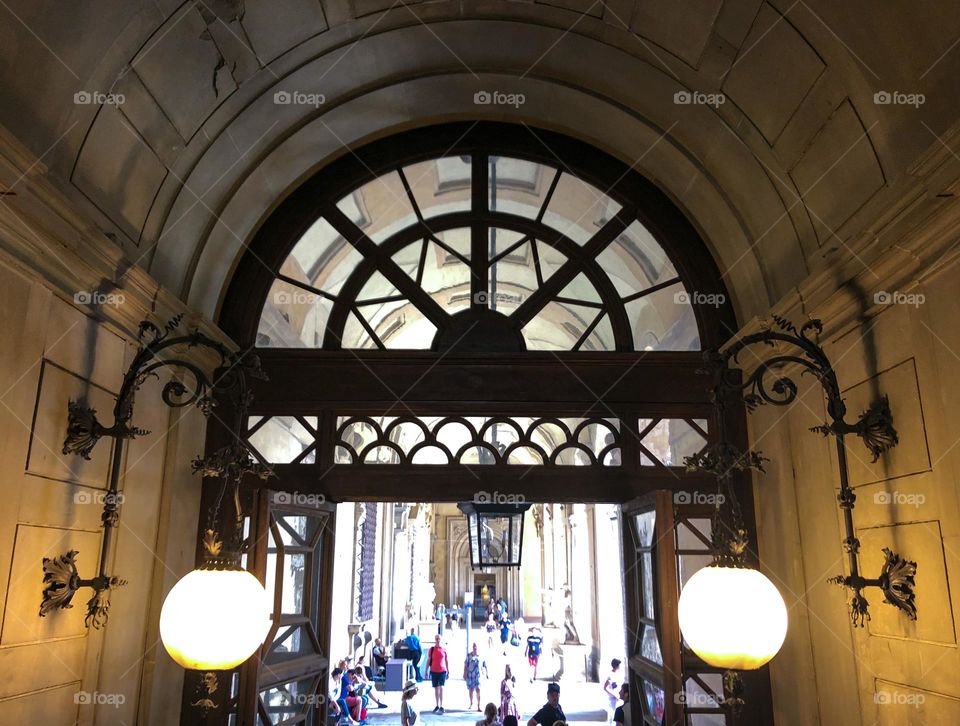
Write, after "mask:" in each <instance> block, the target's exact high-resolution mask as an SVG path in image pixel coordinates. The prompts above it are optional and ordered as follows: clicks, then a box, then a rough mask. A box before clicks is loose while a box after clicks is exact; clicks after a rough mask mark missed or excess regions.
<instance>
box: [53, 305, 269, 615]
mask: <svg viewBox="0 0 960 726" xmlns="http://www.w3.org/2000/svg"><path fill="white" fill-rule="evenodd" d="M181 319H182V315H178V316H176V317H174V318H173V319H171V320H170V321H169V322H168V323H167V324H166V326H165V327H164V328H163V329H162V330H161V329H160V328H159V327H158V326H156V325H155V324H153V323H151V322H149V321H143V322H141V323H140V328H139V335H138V338H139V340H140V349H139V350H138V352H137V354H136V356H134V359H133V361H132V362H131V364H130V367H129V368H128V369H127V372H126V374H125V375H124V377H123V382H122V384H121V386H120V390H119V393H118V394H117V398H116V403H115V405H114V407H113V423H112V425H110V426H104V425H103V424H101V423H100V421H99V420H98V419H97V412H96V411H95V410H94V409H92V408H89V407H88V406H85V405H84V404H83V403H81V402H79V401H70V403H69V407H68V426H67V436H66V438H65V439H64V442H63V453H64V454H75V455H77V456H82V457H83V458H84V459H89V458H90V454H91V452H92V451H93V449H94V448H95V447H96V446H97V444H98V442H99V441H100V440H101V439H102V438H104V437H106V438H110V439H113V442H114V448H113V456H112V459H111V463H110V474H109V480H108V486H107V491H106V493H105V495H104V505H103V514H102V515H101V521H102V524H103V541H102V544H101V547H100V560H99V565H98V568H97V574H96V575H95V576H94V577H91V578H82V577H80V575H79V572H78V570H77V564H76V562H77V556H78V554H79V553H78V552H77V550H70V551H69V552H66V553H64V554H61V555H59V556H57V557H53V558H46V557H45V558H44V559H43V600H42V602H41V604H40V616H41V617H44V616H46V615H47V614H48V613H51V612H54V611H56V610H61V609H66V608H71V607H73V603H72V601H73V598H74V596H75V595H76V594H77V592H78V591H79V590H80V589H81V588H85V587H89V588H91V589H92V590H93V595H92V596H91V597H90V599H89V600H88V601H87V614H86V617H85V618H84V623H85V624H86V626H87V627H90V626H93V627H94V628H95V629H99V628H101V627H103V626H104V625H105V624H106V622H107V619H108V617H109V610H110V600H109V593H110V591H111V590H113V589H114V588H117V587H120V586H122V585H125V584H127V581H126V580H124V579H121V578H119V577H116V576H114V575H109V574H108V573H107V567H108V566H109V562H110V559H111V554H112V552H113V547H114V542H115V538H116V534H115V530H116V529H117V527H118V525H119V521H120V510H119V504H120V496H119V485H120V478H121V475H122V469H123V442H124V440H127V439H134V438H137V437H139V436H145V435H147V434H148V433H150V432H149V431H145V430H143V429H140V428H137V427H136V426H134V425H133V424H132V418H133V408H134V399H135V396H136V393H137V391H138V390H139V389H140V387H141V386H142V385H143V383H144V382H145V381H146V380H147V379H148V378H150V377H157V375H158V371H160V370H161V369H164V368H169V369H173V370H175V371H178V372H179V373H180V374H186V377H187V380H188V381H189V382H190V384H191V385H190V386H188V385H187V384H185V383H184V382H183V380H181V379H179V378H173V379H171V380H170V381H168V382H167V383H166V384H165V385H164V386H163V390H162V392H161V398H162V400H163V402H164V403H165V404H166V405H167V406H170V407H171V408H183V407H185V406H190V405H193V404H196V405H197V407H198V408H199V409H200V411H201V412H202V413H203V414H204V415H205V416H209V415H210V414H211V413H212V412H213V409H214V407H215V406H216V399H215V394H216V395H218V396H220V395H223V394H228V393H230V394H232V395H234V396H236V397H239V400H240V402H241V404H244V403H245V399H246V398H247V397H248V396H249V393H248V391H247V387H246V377H247V376H251V377H262V373H261V372H260V369H259V361H258V359H257V358H256V357H255V356H252V355H246V356H245V355H241V354H236V353H233V352H231V351H230V350H228V349H227V348H226V347H225V346H223V345H222V344H221V343H219V342H217V341H216V340H213V339H212V338H209V337H208V336H206V335H204V334H203V333H200V332H196V331H195V332H192V333H187V334H182V335H172V334H173V333H174V332H175V331H176V329H177V328H178V327H179V325H180V321H181ZM171 336H172V337H171ZM191 348H203V349H207V350H209V351H211V352H213V353H214V354H215V356H216V357H217V365H216V366H215V369H214V372H213V374H212V375H208V374H207V373H206V372H204V371H203V370H202V369H201V368H200V367H199V366H198V365H197V364H195V363H194V362H192V361H189V360H185V359H184V358H182V357H179V356H180V355H182V353H180V354H179V355H178V349H179V351H183V350H184V349H191ZM205 465H206V466H207V468H210V467H211V466H213V464H212V463H211V464H206V463H205ZM221 465H224V466H225V464H224V462H221ZM205 473H206V472H205Z"/></svg>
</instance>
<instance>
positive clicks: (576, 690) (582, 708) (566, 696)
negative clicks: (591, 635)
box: [368, 679, 606, 726]
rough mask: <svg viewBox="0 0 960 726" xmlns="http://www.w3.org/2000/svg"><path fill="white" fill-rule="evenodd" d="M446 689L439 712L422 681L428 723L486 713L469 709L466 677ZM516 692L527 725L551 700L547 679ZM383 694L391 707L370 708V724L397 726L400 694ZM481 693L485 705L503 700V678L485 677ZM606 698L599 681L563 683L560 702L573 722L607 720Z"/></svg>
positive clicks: (420, 698)
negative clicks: (501, 686) (548, 698)
mask: <svg viewBox="0 0 960 726" xmlns="http://www.w3.org/2000/svg"><path fill="white" fill-rule="evenodd" d="M443 691H444V695H443V706H444V709H445V713H444V714H443V715H439V714H436V713H432V712H431V709H432V708H433V707H434V705H435V701H434V696H433V688H432V687H431V686H430V682H429V681H425V682H424V683H423V684H421V688H420V692H419V693H418V694H417V695H416V704H417V708H418V709H419V710H420V715H421V718H422V720H423V722H424V724H442V723H457V724H468V723H469V724H472V723H474V722H475V721H477V720H479V719H481V718H482V717H483V715H482V714H480V713H477V712H476V711H468V710H467V705H468V702H469V698H468V696H467V688H466V686H465V685H464V682H463V681H462V680H455V679H450V680H448V681H447V685H446V686H445V687H444V689H443ZM516 694H517V704H518V705H519V707H520V714H521V717H522V718H521V721H520V724H521V726H523V724H524V723H526V720H527V719H528V718H530V717H531V716H532V715H533V714H534V713H536V711H537V710H538V709H539V708H540V707H541V706H542V705H543V704H544V702H545V701H546V700H547V695H546V694H547V681H536V682H534V683H532V684H531V683H528V682H526V681H523V682H518V683H517V688H516ZM381 695H382V698H381V700H382V701H383V702H384V703H386V704H387V706H388V708H383V709H377V708H374V709H372V710H370V711H369V712H368V720H369V722H370V724H392V725H393V726H397V725H398V724H399V723H400V694H399V693H386V694H381ZM480 695H481V697H482V699H483V704H484V705H485V704H486V703H487V702H488V701H492V702H494V703H497V704H499V700H500V681H499V680H497V681H493V680H492V679H491V680H490V681H481V683H480ZM603 699H604V696H603V691H602V690H601V688H600V684H599V683H574V684H561V694H560V705H561V706H562V707H563V712H564V713H565V714H566V715H567V720H568V721H569V722H570V723H587V722H593V723H603V722H605V721H606V714H605V712H604V710H603V702H604V700H603Z"/></svg>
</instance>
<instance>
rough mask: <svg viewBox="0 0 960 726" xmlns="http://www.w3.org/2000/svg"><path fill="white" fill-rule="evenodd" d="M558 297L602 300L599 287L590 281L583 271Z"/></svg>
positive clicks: (587, 300) (590, 300)
mask: <svg viewBox="0 0 960 726" xmlns="http://www.w3.org/2000/svg"><path fill="white" fill-rule="evenodd" d="M558 297H562V298H567V299H568V300H582V301H584V302H592V303H600V302H601V298H600V293H598V292H597V288H595V287H594V286H593V283H592V282H590V280H588V279H587V276H586V275H584V274H583V273H582V272H581V273H580V274H579V275H577V276H576V277H575V278H573V280H571V281H570V284H569V285H567V286H566V287H565V288H563V290H561V291H560V294H559V295H558Z"/></svg>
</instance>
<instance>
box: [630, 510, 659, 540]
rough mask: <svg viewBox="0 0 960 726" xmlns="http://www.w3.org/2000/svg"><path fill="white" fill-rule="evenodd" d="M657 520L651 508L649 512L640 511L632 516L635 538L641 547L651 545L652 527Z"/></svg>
mask: <svg viewBox="0 0 960 726" xmlns="http://www.w3.org/2000/svg"><path fill="white" fill-rule="evenodd" d="M656 520H657V513H656V512H654V511H653V510H650V511H649V512H640V514H635V515H634V516H633V524H634V527H635V529H636V534H637V540H638V541H639V542H640V546H641V547H652V546H653V527H654V524H655V523H656Z"/></svg>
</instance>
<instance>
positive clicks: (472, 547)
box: [467, 514, 483, 567]
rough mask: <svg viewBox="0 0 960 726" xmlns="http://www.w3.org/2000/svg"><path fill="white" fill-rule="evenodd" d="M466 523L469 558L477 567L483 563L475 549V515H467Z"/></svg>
mask: <svg viewBox="0 0 960 726" xmlns="http://www.w3.org/2000/svg"><path fill="white" fill-rule="evenodd" d="M467 525H468V527H469V528H470V559H471V560H473V564H474V565H475V566H477V567H479V566H481V565H482V564H483V561H482V558H481V557H480V553H479V552H478V551H477V515H476V514H468V515H467Z"/></svg>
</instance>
